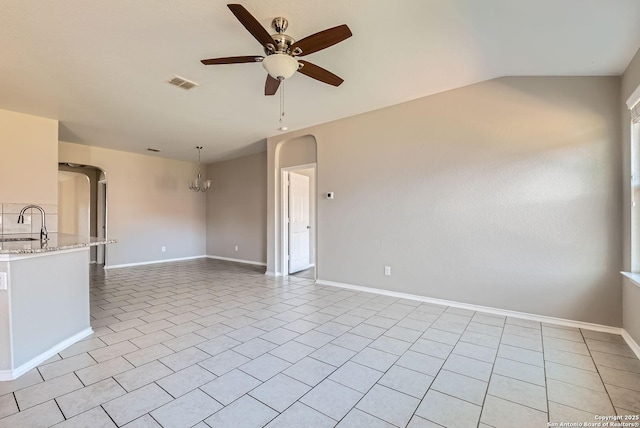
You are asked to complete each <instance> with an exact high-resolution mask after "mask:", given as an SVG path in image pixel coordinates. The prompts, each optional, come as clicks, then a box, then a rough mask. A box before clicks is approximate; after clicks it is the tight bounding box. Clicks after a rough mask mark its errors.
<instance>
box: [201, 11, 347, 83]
mask: <svg viewBox="0 0 640 428" xmlns="http://www.w3.org/2000/svg"><path fill="white" fill-rule="evenodd" d="M227 6H228V7H229V9H230V10H231V12H232V13H233V14H234V15H235V16H236V18H238V21H240V23H241V24H242V25H243V26H244V28H246V29H247V31H249V33H251V35H252V36H253V37H254V38H255V39H256V40H257V41H258V42H259V43H260V44H261V45H262V47H263V48H264V52H265V54H266V56H257V55H254V56H232V57H225V58H211V59H203V60H202V61H201V62H202V63H203V64H204V65H214V64H240V63H246V62H261V63H262V65H263V67H264V68H265V69H266V70H267V72H268V73H269V74H268V75H267V81H266V83H265V86H264V94H265V95H274V94H275V93H276V91H277V90H278V87H279V86H280V82H282V81H283V80H284V79H287V78H289V77H291V76H292V75H293V74H294V73H295V72H296V71H299V72H300V73H302V74H304V75H306V76H309V77H311V78H312V79H316V80H319V81H320V82H324V83H327V84H329V85H333V86H340V84H341V83H342V82H343V81H344V80H343V79H341V78H340V77H338V76H336V75H335V74H333V73H331V72H330V71H328V70H325V69H324V68H322V67H319V66H317V65H315V64H313V63H310V62H308V61H304V60H298V59H296V58H297V57H300V56H305V55H309V54H312V53H314V52H318V51H319V50H322V49H325V48H328V47H329V46H333V45H335V44H336V43H340V42H341V41H343V40H345V39H347V38H349V37H351V35H352V34H351V30H349V27H347V26H346V25H338V26H337V27H333V28H329V29H327V30H324V31H320V32H319V33H315V34H312V35H311V36H308V37H305V38H303V39H301V40H298V41H295V40H294V39H293V38H292V37H291V36H289V35H287V34H284V32H285V31H286V30H287V26H288V25H289V23H288V21H287V20H286V19H285V18H282V17H278V18H275V19H274V20H273V21H272V22H271V25H272V27H273V28H274V29H275V30H276V32H277V34H273V35H270V34H269V33H268V32H267V30H266V29H265V28H264V27H263V26H262V25H260V23H259V22H258V21H257V20H256V19H255V18H254V17H253V15H251V14H250V13H249V11H248V10H247V9H245V8H244V7H243V6H242V5H239V4H228V5H227Z"/></svg>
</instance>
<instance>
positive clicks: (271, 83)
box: [264, 74, 280, 95]
mask: <svg viewBox="0 0 640 428" xmlns="http://www.w3.org/2000/svg"><path fill="white" fill-rule="evenodd" d="M279 87H280V81H279V80H278V79H274V78H273V77H271V75H270V74H267V81H266V82H265V84H264V94H265V95H275V93H276V92H278V88H279Z"/></svg>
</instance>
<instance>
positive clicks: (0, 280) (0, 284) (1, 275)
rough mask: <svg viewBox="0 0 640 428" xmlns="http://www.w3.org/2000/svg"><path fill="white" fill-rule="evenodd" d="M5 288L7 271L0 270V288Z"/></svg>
mask: <svg viewBox="0 0 640 428" xmlns="http://www.w3.org/2000/svg"><path fill="white" fill-rule="evenodd" d="M6 289H7V273H6V272H0V290H6Z"/></svg>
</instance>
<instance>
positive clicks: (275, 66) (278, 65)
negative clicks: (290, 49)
mask: <svg viewBox="0 0 640 428" xmlns="http://www.w3.org/2000/svg"><path fill="white" fill-rule="evenodd" d="M262 66H263V67H264V69H265V70H267V73H269V75H270V76H271V77H273V78H274V79H278V80H284V79H288V78H289V77H291V76H293V73H295V72H296V71H298V61H296V59H295V58H293V57H292V56H290V55H287V54H283V53H275V54H272V55H269V56H267V57H266V58H265V59H263V60H262Z"/></svg>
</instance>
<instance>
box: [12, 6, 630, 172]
mask: <svg viewBox="0 0 640 428" xmlns="http://www.w3.org/2000/svg"><path fill="white" fill-rule="evenodd" d="M242 4H243V6H244V7H246V8H247V9H248V10H249V11H250V12H251V13H252V14H253V16H254V17H256V18H257V19H258V21H259V22H260V23H261V24H262V25H263V26H264V27H265V28H267V29H268V30H269V32H270V33H273V32H274V31H273V30H272V29H271V27H270V24H271V21H272V19H273V18H275V17H277V16H283V17H285V18H287V19H288V20H289V29H288V30H287V34H289V35H291V36H292V37H294V38H295V39H301V38H303V37H305V36H308V35H310V34H312V33H315V32H318V31H321V30H324V29H325V28H329V27H333V26H336V25H339V24H347V25H348V26H349V27H350V29H351V31H352V32H353V37H351V38H349V39H347V40H345V41H344V42H342V43H339V44H337V45H335V46H332V47H330V48H328V49H325V50H323V51H321V52H317V53H313V54H310V55H309V56H307V57H305V58H304V59H306V60H309V61H311V62H313V63H315V64H317V65H320V66H322V67H324V68H326V69H328V70H330V71H332V72H333V73H335V74H337V75H339V76H340V77H342V78H343V79H344V80H345V82H344V83H343V84H342V85H341V86H340V87H337V88H336V87H333V86H329V85H325V84H322V83H320V82H318V81H316V80H313V79H310V78H308V77H306V76H304V75H301V74H300V73H296V74H295V75H294V76H293V77H292V78H290V79H288V80H287V81H286V82H285V112H286V115H285V120H284V125H286V126H287V127H288V128H289V129H290V130H294V129H299V128H303V127H307V126H310V125H315V124H319V123H324V122H328V121H331V120H335V119H338V118H342V117H347V116H351V115H355V114H358V113H363V112H366V111H371V110H374V109H378V108H382V107H386V106H389V105H393V104H397V103H401V102H404V101H408V100H411V99H416V98H420V97H424V96H427V95H430V94H434V93H438V92H442V91H446V90H449V89H453V88H457V87H461V86H465V85H469V84H472V83H476V82H480V81H483V80H487V79H492V78H495V77H500V76H548V75H552V76H556V75H563V76H572V75H580V76H584V75H619V74H620V73H622V72H623V71H624V70H625V68H626V66H627V64H628V63H629V61H630V60H631V58H632V57H633V55H634V54H635V52H636V51H637V49H638V47H640V1H638V0H615V1H612V0H562V1H558V0H398V1H378V0H324V1H317V0H279V1H273V0H246V1H243V2H242ZM263 54H264V53H263V51H262V48H261V46H260V45H259V43H257V42H256V40H255V39H254V38H253V37H252V36H251V35H250V34H249V33H248V32H247V31H246V30H245V29H244V27H242V25H241V24H240V23H239V22H238V20H237V19H236V18H235V17H234V16H233V14H232V13H231V12H230V11H229V9H228V8H227V6H226V2H224V1H221V0H190V1H177V0H162V1H158V0H135V1H131V0H91V1H87V0H64V1H51V0H4V1H3V2H2V5H1V10H0V108H2V109H7V110H12V111H18V112H23V113H28V114H33V115H37V116H43V117H49V118H53V119H58V120H59V121H60V139H61V140H64V141H70V142H77V143H81V144H88V145H93V146H100V147H107V148H113V149H119V150H126V151H131V152H138V153H149V152H147V151H146V149H147V148H148V147H153V148H157V149H160V150H162V151H161V153H159V154H158V156H165V157H169V158H175V159H186V160H195V159H196V158H197V151H196V150H195V149H194V147H195V146H198V145H202V146H204V147H205V149H204V150H203V152H202V157H203V161H206V162H210V161H214V160H218V159H224V158H230V157H235V156H239V155H242V154H248V153H252V152H255V151H259V150H262V149H263V148H264V145H263V140H264V138H266V137H268V136H271V135H275V134H278V133H280V132H281V131H279V130H278V128H279V127H280V126H281V124H280V123H279V121H278V119H279V105H280V98H279V96H278V95H276V96H272V97H265V96H264V95H263V92H264V82H265V78H266V71H265V70H264V69H263V68H262V66H261V65H260V64H235V65H216V66H204V65H202V64H201V63H200V60H201V59H203V58H212V57H223V56H234V55H263ZM174 75H179V76H181V77H184V78H187V79H190V80H193V81H195V82H197V83H198V84H199V86H198V87H196V88H194V89H191V90H189V91H185V90H183V89H180V88H176V87H175V86H171V85H169V84H167V83H166V81H167V80H168V79H169V78H171V77H172V76H174ZM0 144H1V143H0Z"/></svg>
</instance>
